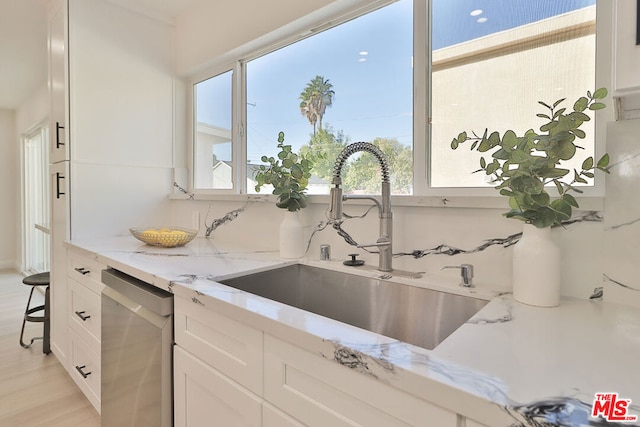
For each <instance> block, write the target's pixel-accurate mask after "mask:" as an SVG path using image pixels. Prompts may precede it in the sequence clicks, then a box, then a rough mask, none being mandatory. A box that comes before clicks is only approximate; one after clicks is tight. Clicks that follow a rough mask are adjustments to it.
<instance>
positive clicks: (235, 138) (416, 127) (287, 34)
mask: <svg viewBox="0 0 640 427" xmlns="http://www.w3.org/2000/svg"><path fill="white" fill-rule="evenodd" d="M396 1H397V0H375V1H371V2H364V1H363V2H362V3H357V4H355V5H354V4H353V2H349V1H346V0H345V1H342V0H338V1H336V2H335V3H336V4H337V6H335V7H333V8H322V9H320V10H318V11H317V12H314V13H312V14H311V15H309V16H307V17H304V18H301V19H299V20H297V21H295V22H292V23H290V25H287V26H285V27H282V28H280V29H278V30H276V31H274V32H272V33H269V34H267V35H265V36H263V37H260V38H258V39H256V40H254V41H252V42H250V43H248V44H246V45H244V46H241V47H239V48H237V49H235V50H233V51H231V52H229V53H228V54H225V55H222V56H221V57H219V58H216V59H215V60H213V61H212V62H211V63H210V65H209V66H208V67H207V68H206V69H204V70H203V71H201V72H199V73H197V74H196V75H194V76H192V77H191V78H189V79H188V81H187V87H186V90H187V106H188V108H187V122H188V126H187V128H188V135H189V142H188V144H187V145H188V147H187V151H188V165H187V166H188V186H189V193H190V194H191V195H192V197H191V198H192V199H203V200H214V199H215V200H273V201H275V197H274V196H271V195H265V194H252V193H248V191H247V179H246V169H247V167H246V156H247V145H246V132H245V129H246V120H247V113H246V102H247V97H246V95H247V94H246V90H245V88H246V73H245V69H246V64H247V62H249V61H251V60H253V59H255V58H258V57H260V56H263V55H266V54H268V53H270V52H273V51H276V50H278V49H280V48H282V47H285V46H287V45H290V44H293V43H296V42H297V41H300V40H303V39H305V38H307V37H312V36H313V35H315V34H317V33H319V32H321V31H324V30H328V29H330V28H333V27H335V26H338V25H341V24H343V23H345V22H347V21H349V20H352V19H355V18H358V17H359V16H362V15H364V14H367V13H370V12H373V11H375V10H377V9H380V8H383V7H385V6H387V5H390V4H392V3H394V2H396ZM431 5H432V1H431V0H413V12H414V16H413V20H414V33H413V44H414V48H413V52H414V53H413V55H414V56H413V61H414V68H413V90H414V94H419V93H424V94H425V96H424V97H420V96H414V97H413V147H412V150H413V171H414V174H413V194H412V195H402V196H400V195H398V196H392V200H393V204H394V205H399V206H433V207H435V206H456V207H470V208H478V207H480V208H504V207H505V206H507V200H506V198H505V197H504V196H501V195H499V194H498V192H497V191H496V190H495V189H494V188H492V187H487V188H479V187H439V188H438V187H431V186H430V185H429V173H430V163H431V162H430V153H429V145H428V144H429V142H430V134H431V132H430V127H431V124H430V117H431V111H432V103H431V51H432V49H431V38H430V37H429V34H430V33H431V22H432V8H431ZM595 7H596V16H597V17H598V18H597V20H596V60H595V63H596V70H595V82H596V87H607V88H611V82H612V74H611V69H610V68H611V67H607V66H605V64H608V63H610V61H609V59H608V58H612V56H611V55H612V43H611V40H612V35H613V19H612V16H613V5H612V4H610V2H603V1H597V2H596V6H595ZM230 70H232V71H233V73H234V74H233V75H234V78H233V88H232V94H233V100H234V101H237V102H234V103H233V107H232V108H233V114H232V116H233V118H232V126H233V129H232V147H233V148H232V153H233V159H234V174H233V179H234V185H233V188H232V189H194V186H193V162H194V158H193V156H194V150H193V146H194V143H195V134H194V129H195V95H194V93H195V84H197V83H199V82H201V81H204V80H207V79H209V78H211V77H214V76H217V75H220V74H222V73H224V72H226V71H230ZM589 89H590V88H589ZM593 89H595V88H593ZM605 102H606V103H607V108H606V109H604V110H600V111H597V112H596V114H595V115H594V116H595V119H594V120H595V123H596V124H595V141H596V143H595V156H596V157H600V156H601V155H603V154H604V152H605V151H606V150H605V147H606V123H607V122H608V121H612V120H613V117H614V102H613V98H612V97H611V91H610V94H609V96H608V98H607V99H606V100H605ZM243 107H244V108H243ZM420 117H424V118H425V119H424V120H419V118H420ZM582 189H583V191H584V193H583V194H582V195H580V197H578V201H579V202H580V206H581V209H584V210H601V209H602V208H603V204H604V203H603V197H604V189H605V178H604V176H603V174H597V175H596V178H595V181H594V185H593V186H590V187H584V188H582ZM552 191H553V190H552ZM174 198H176V199H178V198H182V197H179V196H176V197H174ZM309 201H310V202H311V203H328V201H329V198H328V196H326V195H310V197H309Z"/></svg>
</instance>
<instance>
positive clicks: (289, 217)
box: [280, 211, 305, 258]
mask: <svg viewBox="0 0 640 427" xmlns="http://www.w3.org/2000/svg"><path fill="white" fill-rule="evenodd" d="M304 252H305V247H304V226H303V225H302V222H300V217H299V213H298V212H297V211H296V212H290V211H285V213H284V218H283V220H282V223H281V224H280V256H281V257H282V258H301V257H302V256H304Z"/></svg>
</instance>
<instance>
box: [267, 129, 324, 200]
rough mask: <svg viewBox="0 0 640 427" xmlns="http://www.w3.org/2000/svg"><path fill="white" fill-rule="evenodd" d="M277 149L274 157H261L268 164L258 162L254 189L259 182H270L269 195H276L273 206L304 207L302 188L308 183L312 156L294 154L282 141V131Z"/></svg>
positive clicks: (305, 196) (305, 198)
mask: <svg viewBox="0 0 640 427" xmlns="http://www.w3.org/2000/svg"><path fill="white" fill-rule="evenodd" d="M278 148H279V149H280V152H279V153H278V155H277V158H275V157H267V156H262V158H261V160H262V161H263V162H265V163H268V166H265V165H260V168H259V171H258V172H257V173H256V176H255V179H256V181H257V184H256V191H260V188H262V186H263V185H267V184H271V185H273V192H272V194H274V195H276V196H278V202H277V203H276V206H277V207H279V208H281V209H287V210H288V211H290V212H296V211H299V210H300V209H302V208H306V207H307V195H306V194H305V190H306V189H307V186H308V185H309V178H310V177H311V169H312V168H313V157H312V155H311V154H296V153H294V152H293V150H292V149H291V145H285V144H284V132H280V133H278Z"/></svg>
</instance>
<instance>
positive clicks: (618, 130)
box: [603, 119, 640, 307]
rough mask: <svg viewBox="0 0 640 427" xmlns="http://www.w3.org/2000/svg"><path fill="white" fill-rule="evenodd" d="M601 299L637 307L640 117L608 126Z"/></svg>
mask: <svg viewBox="0 0 640 427" xmlns="http://www.w3.org/2000/svg"><path fill="white" fill-rule="evenodd" d="M607 152H608V153H609V155H610V156H611V163H610V165H611V174H610V175H609V176H607V186H606V198H605V213H606V215H605V222H604V248H605V252H604V258H605V266H604V270H603V272H604V273H603V279H604V299H605V300H607V301H613V302H618V303H622V304H628V305H633V306H635V307H640V119H634V120H620V121H617V122H611V123H609V125H608V127H607Z"/></svg>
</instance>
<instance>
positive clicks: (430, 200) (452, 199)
mask: <svg viewBox="0 0 640 427" xmlns="http://www.w3.org/2000/svg"><path fill="white" fill-rule="evenodd" d="M169 198H170V199H171V200H202V201H206V200H216V201H225V202H263V203H273V204H275V203H276V200H277V199H276V196H273V195H270V194H268V195H267V194H211V193H200V194H183V193H173V194H171V195H170V196H169ZM576 199H577V201H578V204H579V205H580V210H583V211H602V210H603V208H604V198H603V197H601V196H583V197H577V198H576ZM329 201H330V197H329V196H328V195H313V196H309V203H311V204H324V205H328V204H329ZM345 203H346V204H354V205H356V204H371V202H370V201H367V200H347V201H346V202H345ZM391 205H392V206H407V207H426V208H462V209H508V208H509V207H508V205H507V199H506V197H502V196H485V197H480V196H477V197H469V196H449V197H445V196H392V197H391Z"/></svg>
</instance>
